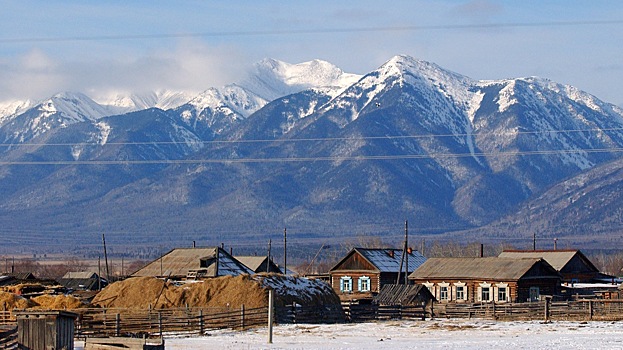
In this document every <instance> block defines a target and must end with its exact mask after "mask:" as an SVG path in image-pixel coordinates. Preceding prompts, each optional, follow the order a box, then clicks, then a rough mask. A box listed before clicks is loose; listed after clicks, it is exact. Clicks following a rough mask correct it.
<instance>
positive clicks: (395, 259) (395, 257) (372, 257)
mask: <svg viewBox="0 0 623 350" xmlns="http://www.w3.org/2000/svg"><path fill="white" fill-rule="evenodd" d="M355 250H356V251H358V252H359V253H360V254H361V255H363V257H365V258H366V259H367V260H368V261H369V262H370V263H372V265H374V266H376V268H377V269H379V271H381V272H398V270H400V261H401V260H402V249H370V248H355ZM407 256H408V257H409V268H408V269H407V271H409V272H411V271H414V270H415V269H417V268H418V267H420V265H422V264H423V263H424V262H425V261H426V258H425V257H424V255H422V254H420V252H418V251H417V250H413V251H412V252H411V253H410V254H408V253H407ZM405 263H406V262H403V269H404V264H405Z"/></svg>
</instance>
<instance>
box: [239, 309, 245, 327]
mask: <svg viewBox="0 0 623 350" xmlns="http://www.w3.org/2000/svg"><path fill="white" fill-rule="evenodd" d="M240 330H244V304H242V305H241V306H240Z"/></svg>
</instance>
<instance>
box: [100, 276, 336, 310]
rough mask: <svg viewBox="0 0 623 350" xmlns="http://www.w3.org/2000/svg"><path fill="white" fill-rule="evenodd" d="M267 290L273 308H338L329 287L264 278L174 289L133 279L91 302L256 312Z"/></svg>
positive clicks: (241, 278)
mask: <svg viewBox="0 0 623 350" xmlns="http://www.w3.org/2000/svg"><path fill="white" fill-rule="evenodd" d="M268 288H272V289H274V290H275V291H276V293H275V297H276V300H275V304H276V305H277V306H280V305H292V304H293V303H297V304H299V305H305V306H320V305H331V304H334V305H339V304H340V300H339V298H338V296H337V295H336V294H335V292H334V291H333V289H332V288H331V286H329V285H328V284H327V283H325V282H322V281H314V280H307V279H305V278H299V277H291V276H283V275H275V274H263V275H254V276H248V275H240V276H224V277H217V278H209V279H205V280H201V281H196V282H193V283H185V284H181V285H175V284H173V283H171V282H167V283H165V282H164V281H162V280H159V279H156V278H153V277H135V278H130V279H127V280H124V281H119V282H115V283H113V284H111V285H109V286H108V287H106V288H104V290H102V291H101V292H100V293H99V294H98V295H97V296H96V297H95V298H94V299H93V301H92V304H93V305H94V306H99V307H105V308H131V309H148V308H150V307H151V308H153V309H165V308H177V307H186V306H188V307H231V308H240V307H241V306H242V305H244V306H245V307H246V308H257V307H264V306H267V305H268Z"/></svg>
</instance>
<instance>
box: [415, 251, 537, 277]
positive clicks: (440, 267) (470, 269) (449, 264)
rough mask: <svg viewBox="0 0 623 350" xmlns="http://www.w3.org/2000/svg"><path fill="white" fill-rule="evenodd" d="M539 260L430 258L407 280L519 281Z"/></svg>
mask: <svg viewBox="0 0 623 350" xmlns="http://www.w3.org/2000/svg"><path fill="white" fill-rule="evenodd" d="M540 260H541V259H540V258H526V259H513V258H499V257H487V258H430V259H428V260H426V262H425V263H424V264H422V266H420V267H419V268H418V269H417V270H415V272H413V273H412V274H411V275H410V276H409V278H412V279H419V280H421V279H444V278H446V279H458V280H461V279H489V280H505V281H513V280H519V279H520V278H521V277H522V276H523V275H525V274H526V273H527V272H528V271H529V270H530V269H531V268H532V266H534V264H536V263H538V262H539V261H540Z"/></svg>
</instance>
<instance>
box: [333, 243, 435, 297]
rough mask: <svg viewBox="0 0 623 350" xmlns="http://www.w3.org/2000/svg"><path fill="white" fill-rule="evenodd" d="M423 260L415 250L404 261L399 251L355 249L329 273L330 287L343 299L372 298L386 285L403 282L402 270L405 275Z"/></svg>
mask: <svg viewBox="0 0 623 350" xmlns="http://www.w3.org/2000/svg"><path fill="white" fill-rule="evenodd" d="M425 260H426V258H425V257H424V256H423V255H422V254H420V253H419V252H418V251H416V250H408V252H407V254H406V255H405V259H403V251H402V250H401V249H392V248H387V249H376V248H374V249H371V248H354V249H352V250H351V251H350V252H349V253H348V254H347V255H346V256H345V257H344V258H343V259H342V260H340V262H338V263H337V264H336V265H335V266H334V267H333V268H332V269H331V270H330V271H329V274H330V276H331V286H332V287H333V289H334V290H335V291H336V292H337V293H338V295H340V297H341V298H342V299H348V297H345V296H346V295H350V296H352V295H354V296H355V297H372V295H374V294H376V293H378V292H379V291H380V290H381V287H382V286H383V285H385V284H395V283H404V280H405V273H404V271H405V269H406V271H407V275H408V274H409V273H411V272H413V271H415V269H417V268H418V267H419V266H420V265H421V264H422V263H424V261H425ZM401 264H402V265H401ZM401 266H402V272H401V269H400V268H401Z"/></svg>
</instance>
